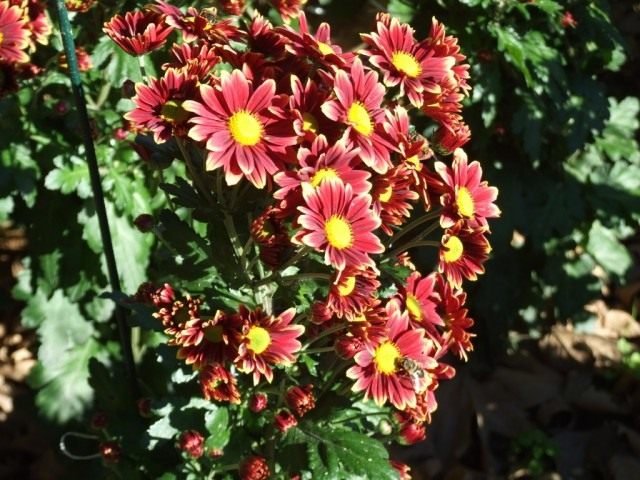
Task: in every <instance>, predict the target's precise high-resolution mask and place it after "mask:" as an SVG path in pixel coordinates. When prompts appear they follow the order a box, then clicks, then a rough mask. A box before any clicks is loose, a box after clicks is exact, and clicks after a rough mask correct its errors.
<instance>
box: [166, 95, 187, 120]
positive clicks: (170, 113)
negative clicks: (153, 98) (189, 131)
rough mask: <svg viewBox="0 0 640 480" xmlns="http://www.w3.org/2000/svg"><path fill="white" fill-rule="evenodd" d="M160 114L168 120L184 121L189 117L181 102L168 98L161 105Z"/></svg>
mask: <svg viewBox="0 0 640 480" xmlns="http://www.w3.org/2000/svg"><path fill="white" fill-rule="evenodd" d="M160 116H161V117H162V118H163V119H164V120H168V121H170V122H174V123H184V122H186V121H187V120H188V119H189V112H187V111H186V110H185V109H184V108H182V102H180V103H178V102H175V101H174V100H169V101H168V102H167V103H165V104H164V105H163V106H162V109H161V110H160Z"/></svg>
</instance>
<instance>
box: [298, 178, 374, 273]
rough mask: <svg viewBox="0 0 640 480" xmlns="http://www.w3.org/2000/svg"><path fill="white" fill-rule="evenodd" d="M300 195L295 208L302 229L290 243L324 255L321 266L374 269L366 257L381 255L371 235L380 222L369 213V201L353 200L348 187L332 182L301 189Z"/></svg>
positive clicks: (372, 262) (369, 199) (358, 197)
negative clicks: (301, 245) (302, 198)
mask: <svg viewBox="0 0 640 480" xmlns="http://www.w3.org/2000/svg"><path fill="white" fill-rule="evenodd" d="M305 185H306V184H305ZM302 194H303V196H304V201H305V204H304V205H303V206H300V207H298V210H299V211H300V212H301V213H302V215H300V217H298V223H299V224H300V225H301V226H302V228H301V229H300V231H298V233H296V235H295V236H294V241H295V242H298V243H302V244H304V245H307V246H309V247H312V248H315V249H316V250H318V251H324V254H325V255H324V258H325V263H326V264H327V265H332V266H333V267H335V268H337V269H338V270H344V269H345V268H346V267H365V266H371V267H373V268H375V263H374V261H373V260H372V259H371V257H369V255H370V254H375V253H382V252H383V251H384V246H383V245H382V243H381V242H380V239H379V238H378V237H377V236H376V235H375V234H374V233H373V231H374V230H375V229H377V228H378V227H379V226H380V218H379V217H377V216H376V215H375V214H374V212H373V210H372V209H371V197H370V196H368V195H358V196H356V195H354V194H353V189H352V188H351V185H345V184H344V183H342V182H339V181H336V180H329V181H326V182H323V183H322V184H321V185H320V186H318V188H313V187H311V186H308V187H307V188H303V192H302Z"/></svg>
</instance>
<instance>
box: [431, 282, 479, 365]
mask: <svg viewBox="0 0 640 480" xmlns="http://www.w3.org/2000/svg"><path fill="white" fill-rule="evenodd" d="M435 290H436V292H437V293H438V294H439V295H440V298H441V299H442V300H441V302H440V303H439V304H438V310H439V312H440V316H441V317H442V319H443V320H444V326H445V332H444V334H443V336H442V341H443V346H444V348H445V349H448V350H450V351H452V352H453V353H454V354H456V355H457V356H458V357H459V358H461V359H462V360H465V361H466V360H467V352H470V351H471V350H473V343H471V339H472V338H473V337H475V334H473V333H471V332H469V329H470V328H471V327H473V320H472V319H471V318H469V316H468V314H469V310H467V309H466V308H464V304H465V301H466V300H467V294H466V293H464V292H463V291H462V290H455V289H453V288H452V287H451V284H450V283H449V282H447V281H446V279H445V278H444V277H443V276H442V275H438V276H437V280H436V288H435Z"/></svg>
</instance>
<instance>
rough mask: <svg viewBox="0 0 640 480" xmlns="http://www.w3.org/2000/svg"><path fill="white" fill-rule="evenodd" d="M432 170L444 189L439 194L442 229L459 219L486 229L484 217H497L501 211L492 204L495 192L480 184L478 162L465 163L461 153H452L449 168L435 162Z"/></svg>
mask: <svg viewBox="0 0 640 480" xmlns="http://www.w3.org/2000/svg"><path fill="white" fill-rule="evenodd" d="M435 170H436V172H437V173H438V175H440V177H441V178H442V181H443V182H444V185H445V186H446V190H445V191H444V193H443V194H442V195H441V197H440V199H441V202H442V206H443V207H444V208H443V211H442V216H441V217H440V225H441V226H442V228H449V227H452V226H453V225H455V224H456V223H457V222H458V221H460V220H462V221H464V222H465V223H469V224H470V225H471V226H481V227H486V226H487V218H495V217H499V216H500V209H499V208H498V207H497V206H496V205H495V204H494V203H493V202H495V200H496V198H497V197H498V189H497V188H495V187H490V186H488V184H487V182H486V181H482V167H481V166H480V164H479V163H478V162H471V164H467V155H466V153H464V151H463V150H461V149H458V150H456V151H455V152H454V155H453V162H452V164H451V167H448V166H447V165H445V164H444V163H442V162H436V163H435Z"/></svg>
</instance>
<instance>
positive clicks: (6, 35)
mask: <svg viewBox="0 0 640 480" xmlns="http://www.w3.org/2000/svg"><path fill="white" fill-rule="evenodd" d="M29 36H30V32H29V25H28V23H27V19H26V18H25V16H24V12H23V10H22V9H21V8H20V7H18V6H17V5H11V4H10V3H9V2H7V1H2V2H0V62H6V63H25V62H28V61H29V55H27V52H26V51H25V49H26V48H28V47H29Z"/></svg>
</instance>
